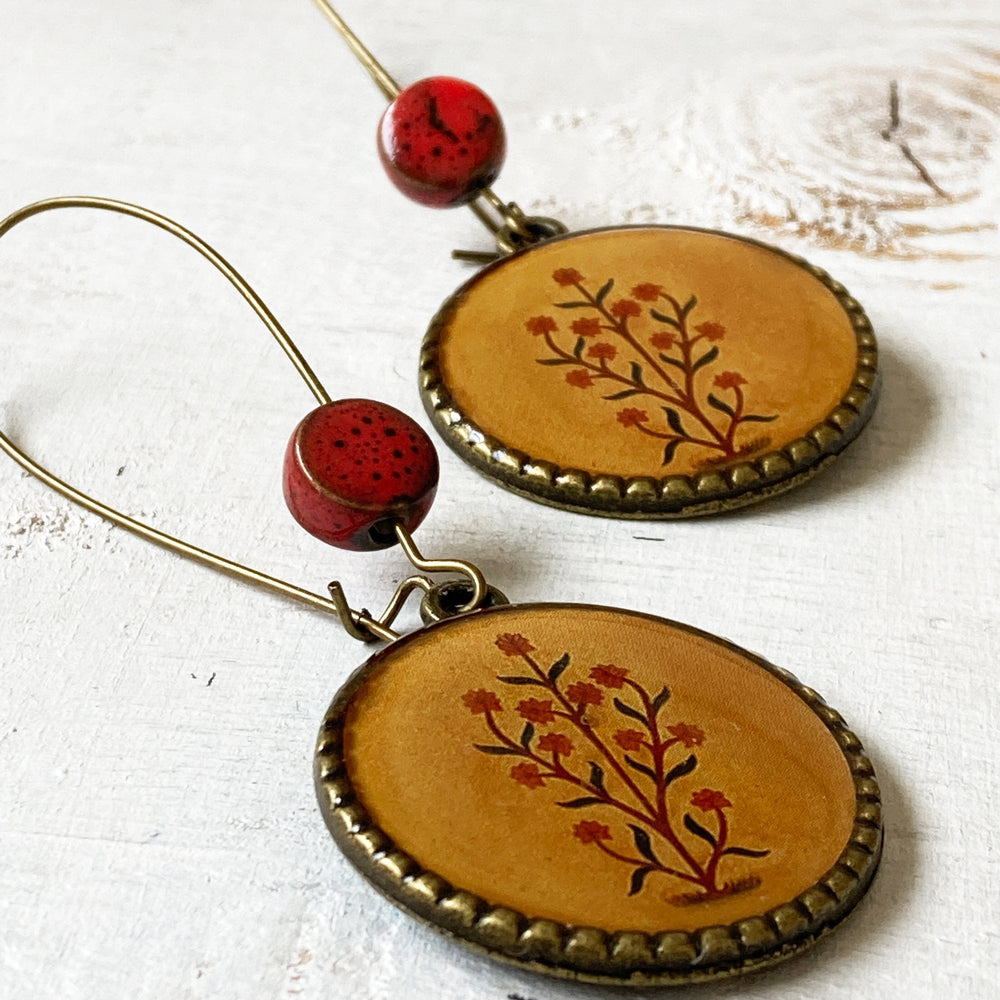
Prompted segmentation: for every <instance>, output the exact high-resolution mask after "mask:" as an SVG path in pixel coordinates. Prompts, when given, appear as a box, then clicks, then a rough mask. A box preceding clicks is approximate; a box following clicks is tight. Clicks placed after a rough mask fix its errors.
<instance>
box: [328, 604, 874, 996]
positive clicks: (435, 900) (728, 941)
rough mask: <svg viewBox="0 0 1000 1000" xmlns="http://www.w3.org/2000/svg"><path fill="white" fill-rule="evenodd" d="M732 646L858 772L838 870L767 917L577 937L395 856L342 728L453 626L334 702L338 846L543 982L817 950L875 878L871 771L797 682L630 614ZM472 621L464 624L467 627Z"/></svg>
mask: <svg viewBox="0 0 1000 1000" xmlns="http://www.w3.org/2000/svg"><path fill="white" fill-rule="evenodd" d="M553 608H556V609H570V608H578V609H587V610H598V611H609V610H614V609H609V608H603V607H599V606H595V605H568V604H553V603H549V604H522V605H506V606H502V607H498V608H491V609H486V610H481V611H476V612H472V613H471V614H472V615H476V616H479V615H491V616H503V615H504V614H505V613H507V612H509V611H511V610H520V611H525V610H544V609H553ZM625 613H627V614H629V615H633V616H636V617H639V618H642V619H646V620H650V621H654V622H657V623H659V624H664V625H668V626H671V627H673V628H676V629H680V630H682V631H686V632H688V633H691V634H693V635H696V636H700V637H703V638H706V639H708V640H710V641H712V642H713V643H718V644H719V645H721V646H723V647H726V648H728V649H730V650H732V651H734V652H735V653H737V654H738V655H739V656H741V657H745V658H746V659H747V660H749V661H751V662H752V663H753V664H755V665H756V666H757V667H759V668H760V669H761V670H763V671H765V672H767V673H769V674H771V675H772V676H773V677H775V678H777V679H778V680H779V681H781V682H782V683H783V684H784V685H785V686H786V687H788V688H790V689H791V691H792V692H794V694H796V695H797V696H798V697H799V698H801V699H802V701H804V702H805V703H806V705H807V706H808V707H809V708H810V709H811V711H812V712H813V713H814V714H815V715H816V717H817V718H818V719H819V720H820V721H821V722H822V724H823V725H824V726H825V728H826V729H827V730H828V731H829V733H830V734H831V736H832V737H833V739H834V740H835V742H836V744H837V746H838V747H839V749H840V751H841V753H842V754H843V757H844V759H845V761H846V763H847V766H848V768H849V771H850V774H851V777H852V780H853V784H854V790H855V799H854V819H853V827H852V831H851V835H850V837H849V839H848V841H847V843H846V844H845V845H844V847H843V849H842V851H841V853H840V856H839V857H838V859H837V861H836V863H835V864H834V865H833V867H832V868H830V870H829V871H828V872H826V874H825V875H824V876H823V877H822V878H821V879H819V880H818V881H817V882H816V883H815V884H813V885H811V886H810V887H808V888H807V889H806V890H805V891H803V892H801V893H799V894H798V895H797V896H795V897H794V898H792V899H789V900H787V901H786V902H784V903H782V904H781V905H778V906H775V907H772V908H770V909H768V910H767V911H766V912H763V913H760V914H759V915H756V916H753V917H750V918H748V919H743V920H740V921H738V922H736V923H733V924H728V925H706V926H704V927H702V928H700V929H698V930H696V931H694V932H686V931H670V930H665V931H663V932H660V933H656V934H649V933H645V932H638V931H630V930H628V929H621V930H618V931H615V932H607V931H605V930H601V929H598V928H594V927H583V926H569V925H566V924H562V923H558V922H556V921H553V920H544V919H543V920H539V919H534V918H532V917H531V916H530V915H528V914H525V913H519V912H516V911H515V910H513V909H510V908H507V907H501V906H495V905H493V904H492V903H491V902H490V901H489V900H487V899H484V898H483V897H481V896H479V895H476V894H475V893H472V892H469V891H467V890H465V889H463V888H462V887H461V886H454V885H451V884H450V883H449V882H447V881H446V880H445V879H444V878H442V877H441V876H440V875H438V874H436V873H435V872H434V871H431V870H429V869H427V868H425V867H423V866H422V865H421V864H420V863H419V862H418V861H417V860H416V859H415V858H413V857H412V856H411V855H410V854H408V853H407V852H406V851H404V850H403V849H401V848H400V847H399V846H397V844H396V843H394V842H393V840H392V839H391V838H390V837H389V836H388V835H387V834H386V833H385V832H383V831H382V830H381V829H380V828H379V827H378V825H377V824H376V823H375V822H374V820H373V819H372V817H371V816H370V814H369V812H368V810H367V808H366V806H365V804H364V802H363V801H361V800H360V798H359V797H358V794H357V791H356V789H355V787H354V786H353V784H352V782H351V778H350V775H349V773H348V767H347V763H346V760H345V755H344V741H343V736H344V722H345V717H346V713H347V711H348V708H349V706H350V704H351V701H352V699H353V698H354V696H355V694H356V693H357V692H358V691H359V690H360V689H361V688H362V687H363V686H364V685H365V683H366V681H367V680H368V678H369V677H370V676H371V675H372V673H373V672H374V671H375V670H377V669H378V667H379V665H380V663H381V661H382V660H383V659H384V658H385V657H386V656H387V655H392V654H394V653H395V652H396V651H397V650H398V646H399V644H400V643H403V644H405V643H407V642H408V641H409V640H411V639H413V638H414V637H416V636H426V635H427V634H428V632H429V631H433V630H436V629H442V628H448V627H449V625H450V624H451V623H453V622H455V621H456V620H458V619H455V618H452V619H445V620H444V621H440V622H437V623H435V624H433V625H430V626H427V627H426V628H424V629H420V630H418V631H417V632H415V633H411V634H410V635H409V636H404V637H403V638H401V639H398V640H397V641H396V642H395V643H393V644H392V645H391V646H389V647H386V648H385V649H383V650H380V651H379V652H378V653H376V654H375V655H373V656H372V657H370V658H369V659H368V660H367V661H366V662H365V663H364V664H362V666H360V667H359V668H358V669H357V670H355V672H354V673H353V674H352V675H351V677H350V678H349V679H348V681H347V682H346V683H345V684H344V686H343V687H342V688H341V689H340V690H339V691H338V692H337V694H336V696H335V697H334V699H333V701H332V703H331V705H330V707H329V709H328V710H327V712H326V715H325V716H324V719H323V723H322V725H321V727H320V732H319V736H318V739H317V745H316V757H315V762H314V779H315V784H316V792H317V796H318V799H319V805H320V810H321V812H322V814H323V817H324V819H325V821H326V825H327V827H328V829H329V830H330V833H331V834H332V836H333V839H334V841H335V842H336V843H337V846H338V847H339V848H340V849H341V850H342V851H343V853H344V854H345V855H346V857H347V859H348V860H349V861H350V862H351V864H352V865H353V866H354V867H355V868H356V869H357V870H358V871H359V872H360V873H361V875H362V876H363V877H364V878H365V879H366V880H367V881H368V882H369V883H370V884H371V885H372V886H373V887H374V888H375V889H377V890H378V891H379V892H380V893H381V894H382V895H383V896H385V897H386V898H387V899H388V900H389V901H390V902H392V903H394V904H395V905H396V906H398V907H399V908H400V909H402V910H403V911H404V912H406V913H407V914H409V915H410V916H412V917H414V918H415V919H417V920H419V921H421V922H422V923H425V924H428V925H430V926H432V927H433V928H434V929H435V930H437V931H439V932H441V933H444V934H445V935H446V936H448V937H450V938H453V939H454V940H456V941H458V942H459V943H461V944H462V945H464V946H466V947H469V948H471V949H473V950H475V951H478V952H480V953H485V954H487V955H489V956H490V957H491V958H495V959H498V960H501V961H505V962H508V963H511V964H513V965H516V966H519V967H521V968H524V969H527V970H530V971H532V972H536V973H542V974H546V975H552V976H556V977H559V978H565V979H573V980H578V981H582V982H589V983H600V984H605V985H618V986H634V987H648V986H673V985H682V984H686V983H697V982H704V981H708V980H714V979H719V978H723V977H728V976H733V975H739V974H742V973H746V972H751V971H755V970H757V969H761V968H765V967H767V966H770V965H774V964H777V963H779V962H783V961H785V960H786V959H788V958H791V957H792V956H794V955H796V954H798V953H800V952H802V951H804V950H806V949H808V948H810V947H811V946H812V945H814V944H815V943H816V942H817V941H818V940H819V939H820V938H822V937H823V936H824V935H825V934H827V933H829V932H830V931H831V930H832V929H833V928H835V927H836V926H837V925H838V924H839V923H840V921H841V920H843V919H844V918H845V917H846V916H847V915H848V914H849V913H850V912H851V911H852V910H853V909H854V907H855V906H856V905H857V904H858V903H859V902H860V901H861V899H862V898H863V896H864V895H865V893H866V891H867V890H868V887H869V885H870V884H871V881H872V879H873V878H874V876H875V873H876V871H877V869H878V865H879V861H880V859H881V853H882V842H883V826H882V804H881V796H880V791H879V786H878V782H877V779H876V777H875V772H874V768H873V766H872V762H871V761H870V760H869V758H868V757H867V756H866V754H865V753H864V749H863V747H862V744H861V741H860V740H859V739H858V737H857V736H856V735H855V734H854V733H853V732H851V730H850V729H848V727H847V725H846V723H845V722H844V719H843V717H842V716H841V715H840V714H839V713H838V712H837V711H835V710H834V709H832V708H830V707H829V706H828V705H827V704H826V703H825V702H824V701H823V699H822V698H821V697H820V696H819V695H818V694H817V693H816V692H815V691H813V690H812V689H811V688H808V687H806V686H805V685H803V684H802V683H801V682H800V681H799V680H798V679H797V678H796V677H795V676H794V675H793V674H791V673H790V672H789V671H787V670H784V669H782V668H780V667H776V666H774V665H772V664H770V663H768V662H767V661H766V660H764V659H762V658H761V657H759V656H756V655H755V654H753V653H750V652H748V651H746V650H744V649H742V648H740V647H739V646H736V645H735V644H734V643H730V642H728V641H727V640H725V639H721V638H720V637H718V636H715V635H712V634H710V633H707V632H704V631H702V630H700V629H697V628H694V627H692V626H689V625H684V624H681V623H678V622H674V621H670V620H668V619H664V618H660V617H659V616H656V615H649V614H645V613H642V612H634V611H630V612H625ZM465 617H468V616H467V615H464V616H460V618H465Z"/></svg>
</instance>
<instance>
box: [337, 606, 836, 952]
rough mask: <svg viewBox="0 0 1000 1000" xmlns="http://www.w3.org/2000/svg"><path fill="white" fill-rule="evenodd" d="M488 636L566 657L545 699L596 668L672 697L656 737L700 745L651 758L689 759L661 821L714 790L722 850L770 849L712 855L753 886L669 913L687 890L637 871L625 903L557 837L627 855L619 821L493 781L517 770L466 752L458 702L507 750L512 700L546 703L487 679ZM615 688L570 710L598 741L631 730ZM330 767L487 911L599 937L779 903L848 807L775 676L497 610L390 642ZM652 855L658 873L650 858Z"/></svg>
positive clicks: (740, 660)
mask: <svg viewBox="0 0 1000 1000" xmlns="http://www.w3.org/2000/svg"><path fill="white" fill-rule="evenodd" d="M503 632H514V633H520V634H523V635H524V636H525V637H527V638H528V639H529V640H530V641H531V643H532V644H533V645H534V646H536V647H537V652H536V653H535V654H533V655H534V656H535V657H536V658H537V659H538V661H539V663H540V664H541V665H543V666H545V667H547V666H548V665H549V664H551V663H552V662H554V661H555V660H556V659H557V658H558V657H559V656H561V655H562V654H563V653H564V652H567V651H568V652H569V653H570V654H571V657H572V659H571V663H570V666H569V667H568V669H567V670H566V672H565V673H564V674H563V676H562V678H561V680H560V686H561V688H562V689H563V690H565V687H566V685H568V684H571V683H573V682H575V681H586V680H588V674H589V671H590V669H591V668H592V667H594V666H596V665H598V664H608V663H614V664H616V665H618V666H621V667H627V668H628V670H629V671H630V676H631V677H633V678H634V679H636V680H638V681H639V682H640V683H642V684H643V685H644V686H645V687H646V688H647V689H648V690H650V691H651V692H652V693H653V694H655V693H656V692H657V691H658V690H659V689H660V687H661V686H662V685H663V684H667V685H669V686H670V688H671V690H672V692H673V694H672V697H671V700H670V701H669V703H668V704H667V706H666V707H665V708H664V709H663V711H662V713H661V715H660V720H661V726H666V725H672V724H675V723H677V722H685V723H688V724H689V725H698V726H700V727H701V728H702V729H703V730H704V733H705V741H704V744H703V745H702V746H700V747H697V748H693V749H692V750H685V749H682V748H675V749H674V751H673V756H670V757H669V758H668V760H669V761H675V760H682V759H683V758H684V757H685V756H686V755H687V754H688V753H692V752H693V753H695V754H696V755H697V757H698V760H699V766H698V767H697V769H696V770H695V771H694V772H693V773H692V774H690V775H688V776H687V777H684V778H682V779H680V780H678V781H676V782H675V783H674V784H673V785H671V786H670V788H669V790H668V796H669V798H668V801H669V802H670V803H671V804H672V808H671V814H672V816H673V818H674V826H675V828H677V829H680V824H681V818H682V816H683V813H684V812H685V811H691V812H692V813H693V814H694V816H695V817H696V818H697V819H698V820H699V821H702V822H704V823H705V825H706V826H708V827H710V828H714V826H713V823H714V817H712V816H706V815H705V814H703V813H702V812H701V811H700V810H698V809H696V808H692V807H691V806H690V805H689V803H690V798H691V795H692V793H693V792H695V791H697V790H699V789H702V788H706V787H707V788H712V789H718V790H721V791H723V792H724V793H725V794H726V795H727V796H728V798H729V799H730V801H731V802H732V803H733V807H732V808H731V809H728V810H727V818H728V820H729V824H730V838H729V843H730V844H734V845H735V844H738V845H741V846H745V847H751V848H756V849H769V850H770V852H771V853H770V854H769V855H768V856H767V857H766V858H763V859H760V860H757V859H754V860H748V859H745V858H736V857H730V858H725V859H723V862H722V865H721V868H720V876H721V877H722V879H731V878H739V877H741V876H745V875H756V876H759V877H760V879H761V884H760V886H759V887H757V888H756V889H753V890H751V891H748V892H743V893H740V894H736V895H731V896H728V897H724V898H722V899H719V900H716V901H711V902H703V903H698V904H695V905H689V906H678V905H674V904H673V903H671V902H670V897H671V896H674V895H676V894H677V893H679V892H683V891H685V890H690V889H692V888H693V887H692V886H689V885H687V884H685V883H682V882H679V881H677V880H674V879H670V878H668V877H667V876H665V875H663V874H659V873H653V874H651V875H650V876H649V877H648V879H647V881H646V885H645V887H644V888H643V890H642V891H641V892H640V893H639V894H638V895H636V896H631V897H630V896H629V895H628V890H629V880H630V877H631V874H632V868H630V867H629V866H628V865H626V864H624V863H622V862H620V861H616V860H614V859H612V858H609V857H607V856H606V855H604V854H602V853H601V852H600V850H599V849H598V848H597V847H596V846H595V845H593V844H589V845H588V844H583V843H581V842H580V841H579V840H578V839H577V838H576V837H574V835H573V832H572V829H573V826H574V824H576V823H577V822H579V821H580V820H583V819H595V820H599V821H600V822H602V823H605V824H607V825H608V826H609V828H610V829H611V831H612V834H613V837H614V839H613V840H612V841H610V842H608V844H609V846H611V847H613V848H616V849H617V850H620V851H622V852H623V853H625V854H629V855H634V854H635V847H634V843H633V840H632V836H631V833H630V832H629V831H628V829H627V827H626V825H625V823H626V820H625V818H624V817H623V816H621V814H619V813H617V812H616V811H615V810H613V809H611V808H609V807H606V806H594V807H587V808H584V809H574V810H569V809H563V808H560V807H559V806H557V805H556V802H558V801H560V800H566V799H569V798H573V797H576V796H578V795H582V794H584V793H583V792H581V791H580V790H578V789H576V788H574V787H573V786H571V785H569V784H566V783H562V782H556V781H550V782H548V784H547V786H546V787H544V788H534V789H529V788H526V787H524V786H523V785H521V784H518V783H517V782H515V781H514V780H513V779H512V778H511V777H510V769H511V767H512V766H513V765H514V764H516V763H518V762H519V761H520V760H521V758H518V757H512V756H488V755H486V754H483V753H481V752H479V751H477V750H475V749H474V747H473V744H474V743H484V744H488V743H495V742H496V740H495V739H493V738H492V737H491V736H490V734H489V733H488V731H487V728H486V724H485V722H484V717H483V716H482V715H473V714H471V713H470V711H469V710H468V708H467V707H466V706H465V705H464V704H463V703H462V700H461V698H462V695H463V694H464V693H466V692H467V691H469V690H470V689H478V688H485V689H487V690H490V691H493V692H495V693H496V694H497V695H498V696H499V698H500V699H501V701H502V703H503V705H504V711H503V712H501V713H498V715H497V721H498V722H499V724H500V725H501V726H502V728H504V730H505V731H506V732H508V733H509V734H510V735H512V736H513V737H514V738H515V739H516V738H517V737H518V736H519V735H520V732H521V728H522V727H523V725H524V721H523V720H522V719H521V718H520V717H519V716H518V714H517V712H516V705H517V703H518V701H520V700H521V699H523V698H528V697H536V698H545V697H546V692H545V691H544V689H542V688H539V687H513V686H509V685H505V684H502V683H500V682H498V681H497V680H496V675H497V674H505V675H509V674H516V673H526V672H527V670H528V668H527V667H526V665H525V664H524V662H523V661H522V660H521V659H519V658H518V657H507V656H505V655H504V654H503V653H502V652H501V651H500V650H499V649H498V648H497V647H496V645H495V639H496V637H497V635H498V634H499V633H503ZM616 693H618V694H622V695H623V696H624V698H625V700H628V692H627V691H625V692H615V691H610V690H606V691H605V704H603V705H602V706H600V707H596V708H590V709H588V713H587V714H588V718H589V719H590V720H591V722H592V724H593V725H594V726H595V728H596V729H597V731H598V732H599V733H601V734H602V735H603V737H604V739H605V740H606V741H608V742H609V743H610V742H611V736H612V734H613V733H614V732H615V731H616V730H618V729H621V728H628V727H632V728H641V726H638V727H637V726H635V724H633V723H632V722H630V721H629V720H627V719H623V718H622V717H621V716H620V715H619V714H618V713H617V712H616V710H615V709H614V708H613V707H612V706H611V697H612V696H613V695H614V694H616ZM633 699H634V695H633ZM564 725H565V724H564ZM538 730H539V732H545V731H550V730H555V727H545V726H539V727H538ZM559 731H566V732H569V730H566V729H560V730H559ZM575 743H576V744H577V750H576V751H575V754H574V756H571V757H570V758H569V759H568V761H567V764H568V766H570V767H575V768H577V769H579V766H580V759H581V758H583V759H587V758H594V753H593V752H590V753H589V754H588V753H587V752H586V750H585V748H584V744H583V740H582V739H579V738H578V739H576V740H575ZM345 755H346V758H347V763H348V769H349V772H350V776H351V780H352V782H353V783H354V785H355V787H356V788H357V790H358V794H359V796H360V798H361V800H362V802H363V803H364V804H365V805H366V806H367V808H368V809H369V811H370V812H371V814H372V816H373V818H374V819H375V821H376V823H377V824H378V825H379V826H381V827H382V828H383V829H384V830H385V831H386V832H387V833H388V834H389V835H390V836H391V837H392V838H393V839H394V840H395V841H396V842H397V843H398V844H399V845H400V846H401V847H402V848H403V849H404V850H405V851H407V852H408V853H410V854H411V855H412V856H413V857H415V858H416V860H417V861H418V862H420V863H421V864H422V865H424V866H425V867H427V868H430V869H432V870H433V871H436V872H437V873H439V874H440V875H442V876H443V877H444V878H446V879H448V881H450V882H451V883H453V884H454V885H455V886H457V887H461V888H464V889H469V890H471V891H473V892H475V893H477V894H479V895H481V896H483V897H484V898H485V899H487V900H488V901H490V902H491V903H494V904H501V905H506V906H510V907H513V908H514V909H516V910H518V911H520V912H523V913H525V914H527V915H528V916H531V917H542V918H549V919H553V920H558V921H561V922H564V923H568V924H578V925H580V924H582V925H589V926H598V927H602V928H604V929H607V930H621V929H636V930H643V931H647V932H655V931H662V930H671V929H672V930H694V929H696V928H698V927H700V926H705V925H710V924H716V923H728V922H731V921H734V920H739V919H742V918H744V917H747V916H751V915H753V914H757V913H761V912H762V911H764V910H766V909H768V908H770V907H772V906H775V905H778V904H780V903H782V902H786V901H788V900H789V899H791V898H792V897H794V896H795V895H797V894H798V893H799V892H801V891H803V890H804V889H806V888H808V887H809V886H810V885H812V884H813V883H814V882H815V881H816V880H817V879H819V878H820V877H821V876H822V875H823V874H824V873H825V872H826V871H827V870H828V869H829V868H830V867H831V866H832V865H833V863H834V862H835V861H836V859H837V857H838V856H839V854H840V852H841V850H842V849H843V848H844V846H845V844H846V842H847V839H848V837H849V835H850V832H851V828H852V823H853V816H854V808H855V799H854V788H853V783H852V781H851V777H850V774H849V771H848V767H847V763H846V761H845V759H844V757H843V755H842V753H841V751H840V749H839V747H838V746H837V744H836V742H835V741H834V739H833V737H832V736H831V735H830V734H829V732H828V730H827V729H826V727H825V726H824V725H823V724H822V723H821V722H820V720H819V719H818V718H817V716H816V715H815V714H814V713H813V712H812V711H811V710H810V709H809V707H808V706H807V705H806V704H805V703H804V702H803V701H802V700H801V699H800V698H798V697H797V696H796V695H795V694H794V693H793V692H792V691H791V690H790V689H789V688H788V687H787V686H786V685H784V684H783V683H782V682H781V681H779V680H777V679H776V678H775V677H774V676H773V675H771V674H770V673H768V672H767V671H765V670H764V669H762V668H761V667H759V666H758V665H757V664H755V663H754V662H753V661H752V660H749V659H748V658H746V657H745V656H743V655H741V654H740V653H739V652H736V651H734V650H733V649H730V648H729V647H727V646H725V645H723V644H721V643H720V642H718V641H715V640H712V639H708V638H705V637H702V636H700V635H695V634H692V633H690V632H687V631H685V630H683V629H682V628H680V627H677V626H673V625H671V624H670V623H667V622H665V621H662V620H660V619H653V618H649V617H645V616H642V615H639V614H636V613H630V612H623V611H614V610H608V609H601V608H589V607H580V606H572V605H568V606H537V607H531V606H527V607H523V608H518V607H516V606H514V607H509V608H504V609H500V610H496V611H491V612H488V613H481V614H477V615H472V616H469V617H466V618H461V619H457V620H453V621H451V622H449V623H447V625H446V626H444V627H438V628H435V629H432V630H429V631H424V632H420V633H416V634H415V635H414V636H412V637H410V638H408V639H406V640H404V641H402V642H400V643H399V644H398V645H397V646H393V647H390V648H389V649H388V650H387V651H386V653H385V654H383V656H382V658H381V660H380V666H379V667H378V669H377V671H376V672H375V674H374V675H373V676H372V677H371V679H370V680H369V681H368V683H367V684H366V685H365V686H364V687H363V688H362V689H361V690H360V691H359V692H358V693H357V695H356V696H355V700H354V702H353V704H352V705H351V707H350V709H349V711H348V716H347V724H346V731H345ZM636 756H640V757H641V755H639V754H637V755H636ZM594 759H596V758H594ZM583 770H584V773H586V768H584V769H583ZM606 770H607V769H606ZM612 781H613V778H611V779H609V782H608V785H609V788H610V787H611V784H612ZM683 836H684V839H685V840H686V841H687V842H688V843H690V844H691V845H695V846H696V849H700V848H704V847H705V845H704V844H700V842H699V841H698V840H697V839H696V838H693V837H692V836H691V835H690V834H688V833H684V834H683ZM655 841H656V838H655V837H654V842H655ZM699 844H700V848H697V845H699ZM658 850H659V848H658ZM659 853H660V855H661V860H663V861H664V862H666V863H669V860H668V858H669V852H668V850H659Z"/></svg>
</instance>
